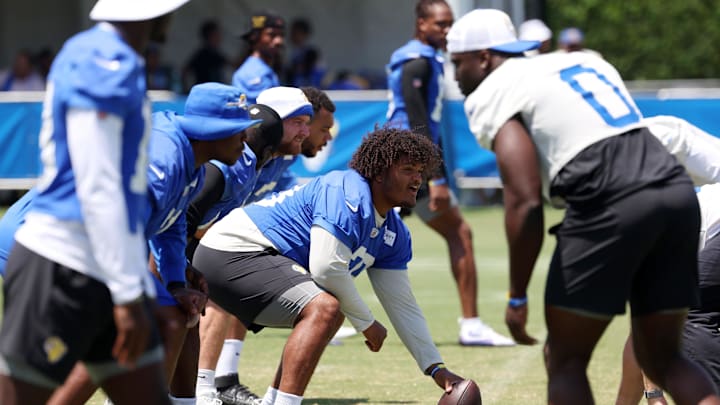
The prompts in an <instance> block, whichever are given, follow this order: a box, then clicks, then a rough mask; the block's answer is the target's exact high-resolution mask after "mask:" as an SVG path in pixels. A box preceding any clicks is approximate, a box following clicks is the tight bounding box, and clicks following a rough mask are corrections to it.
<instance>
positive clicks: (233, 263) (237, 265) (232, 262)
mask: <svg viewBox="0 0 720 405" xmlns="http://www.w3.org/2000/svg"><path fill="white" fill-rule="evenodd" d="M193 266H194V267H195V268H196V269H198V270H199V271H200V272H201V273H203V275H205V279H206V280H207V282H208V288H209V290H210V299H211V300H213V302H215V303H216V304H217V305H219V306H220V307H221V308H223V309H224V310H225V311H227V312H229V313H231V314H233V315H234V316H236V317H237V318H238V319H240V320H241V321H242V322H243V323H244V324H245V325H246V326H247V328H248V329H250V330H252V331H253V332H257V331H259V330H261V329H262V328H263V327H264V326H273V325H263V324H259V323H256V322H255V321H256V318H257V317H258V315H259V314H261V313H262V312H263V310H265V309H266V308H267V307H268V306H270V305H271V304H275V303H276V302H278V300H281V297H282V296H283V294H284V293H285V292H286V291H288V290H290V289H291V288H293V287H295V286H297V285H300V284H302V283H306V282H310V283H314V282H313V280H312V277H310V274H309V273H308V272H307V270H306V269H305V268H303V267H302V266H300V265H299V264H298V263H296V262H295V261H293V260H291V259H289V258H287V257H285V256H283V255H281V254H279V253H278V252H277V251H276V250H274V249H267V250H264V251H261V252H225V251H220V250H215V249H211V248H209V247H206V246H203V245H199V246H198V248H197V250H196V251H195V256H194V257H193ZM288 310H296V309H290V308H288Z"/></svg>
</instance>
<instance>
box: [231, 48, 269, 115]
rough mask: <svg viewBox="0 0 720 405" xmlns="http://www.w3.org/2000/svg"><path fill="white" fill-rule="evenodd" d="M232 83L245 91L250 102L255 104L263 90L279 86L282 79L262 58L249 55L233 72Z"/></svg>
mask: <svg viewBox="0 0 720 405" xmlns="http://www.w3.org/2000/svg"><path fill="white" fill-rule="evenodd" d="M232 85H233V86H235V87H237V88H239V89H240V90H242V92H243V93H245V95H246V96H247V100H248V103H250V104H255V102H256V101H255V100H257V97H258V95H259V94H260V93H261V92H262V91H263V90H265V89H269V88H271V87H277V86H279V85H280V80H279V79H278V75H277V74H276V73H275V71H273V70H272V68H271V67H270V66H268V65H267V63H265V62H263V60H262V59H260V58H257V57H255V56H249V57H248V58H247V59H245V62H244V63H243V64H242V65H240V67H239V68H238V69H237V70H236V71H235V73H234V74H233V77H232Z"/></svg>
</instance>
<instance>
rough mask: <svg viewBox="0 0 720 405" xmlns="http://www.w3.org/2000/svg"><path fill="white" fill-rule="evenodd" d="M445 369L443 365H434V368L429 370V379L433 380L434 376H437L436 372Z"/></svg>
mask: <svg viewBox="0 0 720 405" xmlns="http://www.w3.org/2000/svg"><path fill="white" fill-rule="evenodd" d="M444 368H445V365H444V364H443V363H438V364H436V365H435V367H433V368H432V370H430V373H429V374H428V375H429V376H430V378H435V374H437V372H438V371H440V370H442V369H444Z"/></svg>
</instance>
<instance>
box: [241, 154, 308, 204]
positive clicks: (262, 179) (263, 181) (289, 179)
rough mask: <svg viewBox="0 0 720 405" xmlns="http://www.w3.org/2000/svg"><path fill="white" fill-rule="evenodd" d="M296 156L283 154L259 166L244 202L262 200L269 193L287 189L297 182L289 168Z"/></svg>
mask: <svg viewBox="0 0 720 405" xmlns="http://www.w3.org/2000/svg"><path fill="white" fill-rule="evenodd" d="M295 160H297V156H293V155H285V156H279V157H276V158H274V159H271V160H270V161H269V162H267V163H265V165H264V166H263V167H261V168H260V171H259V172H258V175H257V176H258V177H257V181H256V182H255V187H254V188H253V190H252V193H251V194H250V195H248V197H247V199H246V200H245V204H250V203H253V202H255V201H259V200H262V199H263V198H265V197H266V196H268V195H270V194H271V193H277V192H280V191H284V190H287V189H289V188H291V187H293V186H295V185H296V184H297V177H296V176H295V174H294V173H293V172H292V171H291V170H290V166H292V164H293V163H295Z"/></svg>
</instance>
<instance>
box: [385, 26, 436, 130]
mask: <svg viewBox="0 0 720 405" xmlns="http://www.w3.org/2000/svg"><path fill="white" fill-rule="evenodd" d="M417 58H425V59H427V60H428V62H429V63H430V66H431V68H432V74H431V77H430V79H429V81H428V83H427V84H426V86H427V100H426V105H425V106H426V110H427V111H428V113H429V117H427V121H428V125H429V130H430V134H431V135H432V140H433V142H435V144H439V142H440V120H441V118H442V98H443V92H442V88H443V87H442V84H443V58H442V56H441V55H440V54H439V53H438V52H437V50H436V49H435V48H433V47H431V46H430V45H427V44H423V43H422V42H420V41H418V40H417V39H413V40H411V41H410V42H408V43H407V44H405V45H403V46H402V47H401V48H399V49H397V50H396V51H395V52H393V54H392V56H391V57H390V63H389V64H388V65H387V66H386V70H387V73H388V89H389V92H390V102H389V104H388V112H387V119H388V121H389V122H390V123H391V124H392V125H396V126H398V127H400V128H403V129H411V128H410V121H409V119H408V115H407V110H406V106H405V99H404V97H403V91H402V73H403V65H405V63H407V62H409V61H411V60H414V59H417Z"/></svg>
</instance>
